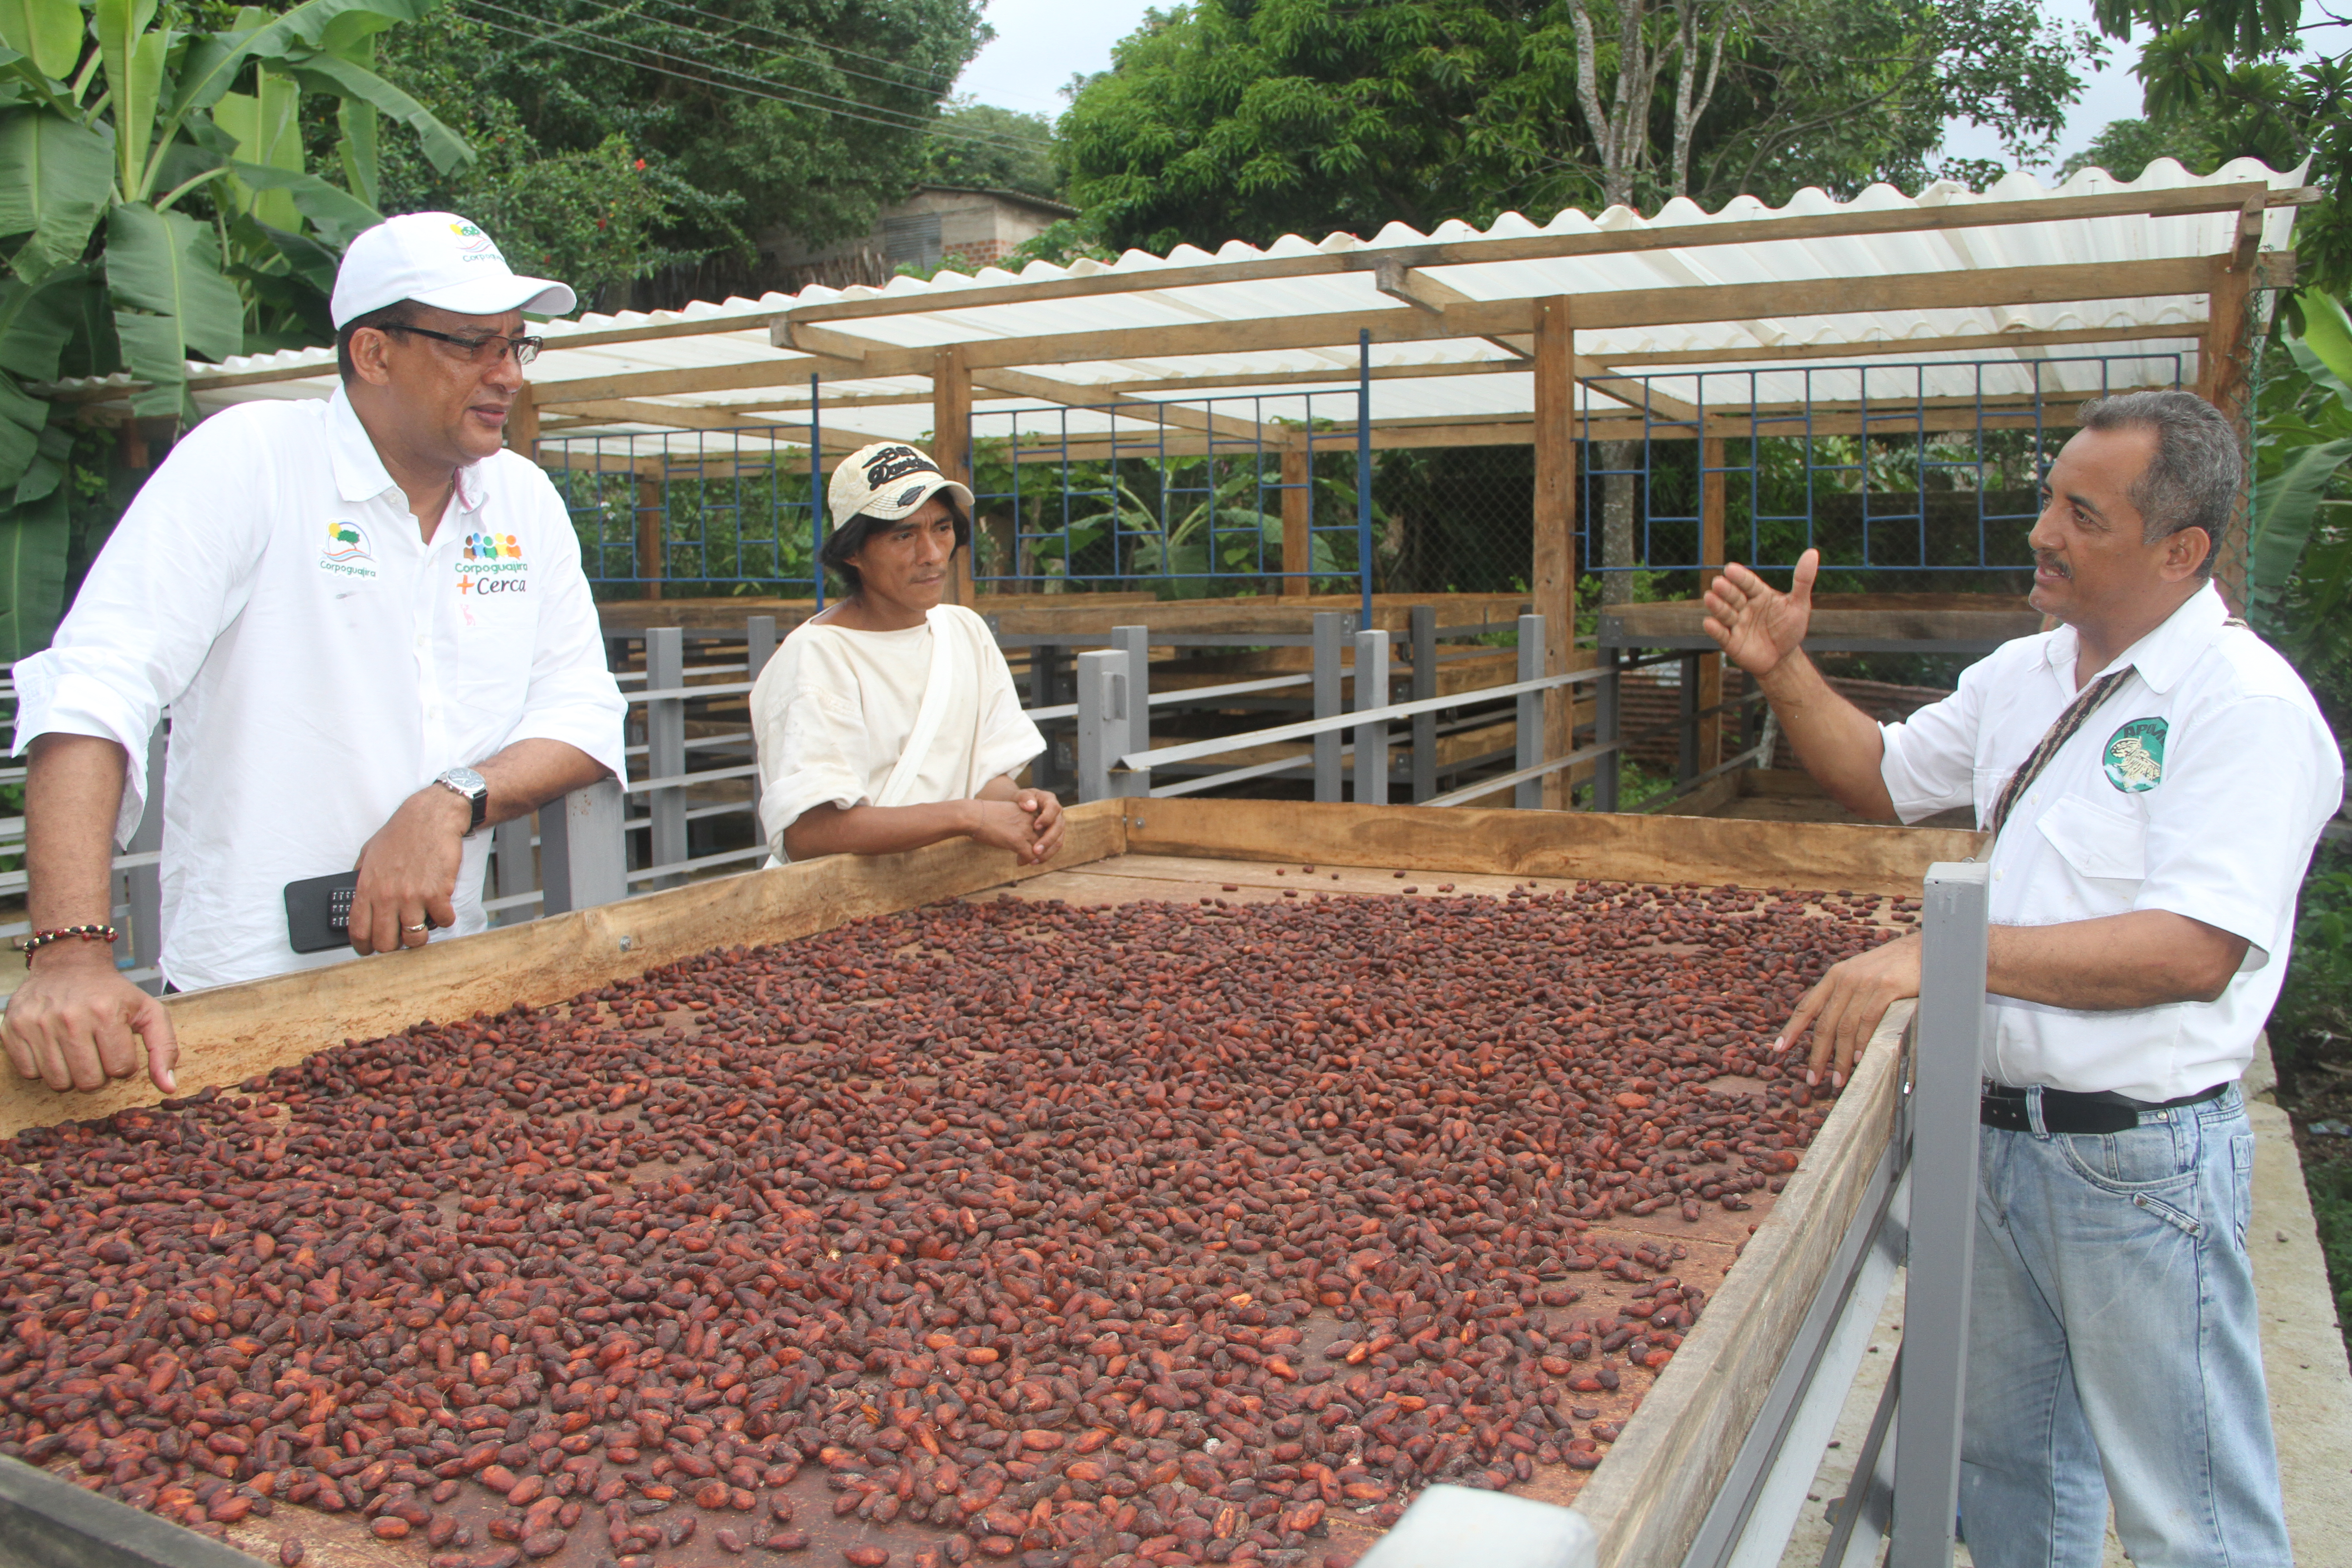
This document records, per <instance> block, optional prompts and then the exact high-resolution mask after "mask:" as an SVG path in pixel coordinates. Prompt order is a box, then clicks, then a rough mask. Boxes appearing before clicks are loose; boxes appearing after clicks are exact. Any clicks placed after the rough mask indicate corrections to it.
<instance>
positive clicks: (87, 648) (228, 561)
mask: <svg viewBox="0 0 2352 1568" xmlns="http://www.w3.org/2000/svg"><path fill="white" fill-rule="evenodd" d="M16 691H17V721H16V750H17V751H18V752H22V751H23V750H24V748H25V746H26V743H27V742H30V741H31V740H32V738H33V737H34V736H36V735H40V734H45V733H52V732H54V733H62V734H73V735H98V736H103V737H105V738H106V739H109V740H112V741H116V742H121V745H122V746H123V747H124V749H125V750H126V751H127V752H129V753H130V766H129V768H128V770H127V771H126V773H124V776H123V791H122V812H121V816H120V818H119V819H118V821H117V823H116V828H115V833H116V837H117V839H118V841H122V840H127V839H128V838H129V837H130V836H131V833H132V831H133V830H134V829H135V828H136V827H137V826H138V824H139V819H140V816H141V814H142V810H143V809H144V802H143V800H142V795H143V792H144V787H145V782H146V781H145V758H146V754H147V740H148V736H149V734H150V732H151V731H152V730H153V729H154V726H155V722H156V720H157V717H158V716H159V715H160V714H161V713H162V711H163V709H165V708H166V707H168V708H170V709H171V710H172V731H171V745H170V748H169V753H168V757H167V760H166V763H165V770H164V781H165V782H164V790H163V863H162V872H163V958H162V969H163V975H164V978H165V979H167V980H169V981H170V982H171V983H172V984H174V985H177V986H179V987H181V988H183V989H193V988H194V987H197V986H201V985H220V984H227V983H228V982H231V981H237V980H251V979H255V978H257V977H259V976H262V975H267V974H276V973H283V972H285V971H287V970H291V969H305V968H314V967H317V966H319V965H322V964H328V963H340V962H343V961H345V960H348V959H350V958H352V956H353V954H352V952H350V950H348V949H339V950H336V951H334V952H319V953H309V954H302V953H297V952H295V951H294V950H293V947H292V945H291V944H290V942H289V940H288V935H287V929H286V901H285V887H286V884H287V883H288V882H289V881H294V880H297V879H301V878H306V877H323V876H327V875H330V874H331V873H334V872H339V871H348V870H351V869H352V867H353V866H354V865H355V864H356V863H357V861H358V859H359V853H360V848H361V847H362V845H364V844H365V843H366V842H367V841H368V839H369V838H370V837H373V835H374V834H375V832H376V830H377V829H378V828H381V827H382V826H383V825H384V822H385V821H386V820H387V819H388V818H389V817H390V816H392V814H393V812H394V810H395V809H397V808H398V807H399V805H400V804H401V802H402V801H404V800H405V799H407V798H408V796H409V795H413V794H415V792H416V791H417V790H418V789H420V788H422V787H424V786H425V784H428V783H430V782H431V781H432V779H433V778H434V776H435V775H436V774H438V773H441V772H442V771H443V770H444V769H446V768H451V767H457V766H466V765H470V764H473V763H479V762H481V761H482V760H483V759H485V758H487V757H489V756H491V755H492V754H494V753H495V752H499V750H500V749H502V748H503V747H506V746H508V745H509V744H511V743H513V742H517V741H521V740H530V739H543V740H551V741H562V742H567V743H569V744H571V745H573V746H576V747H578V748H579V749H580V750H581V751H583V752H586V753H587V754H588V755H589V756H591V757H593V758H594V759H595V760H596V761H598V762H600V763H604V765H605V766H606V767H607V768H610V769H612V770H613V772H614V774H615V775H616V776H622V766H623V764H622V728H621V721H622V715H623V713H624V711H625V710H624V706H623V703H622V700H621V695H620V690H619V689H618V688H617V687H616V686H615V685H614V681H613V678H612V676H611V674H610V673H609V672H608V671H607V670H606V669H605V667H604V643H603V637H602V635H601V632H600V630H599V627H598V623H597V618H596V609H595V605H593V603H591V601H590V598H589V593H588V584H587V580H586V578H585V577H584V576H583V574H582V572H581V569H580V542H579V538H578V536H577V535H576V534H575V533H574V532H573V531H572V521H571V519H570V517H569V516H568V515H567V514H566V513H565V511H564V508H563V502H562V498H561V497H560V496H558V495H557V494H556V491H555V487H554V486H553V485H552V484H551V483H550V482H549V481H548V479H547V476H546V475H545V474H543V473H541V471H540V469H539V468H538V467H537V466H536V465H535V464H533V463H532V462H530V459H528V458H523V457H521V456H520V455H519V454H516V453H513V452H500V453H498V454H496V455H495V456H493V457H490V458H486V459H484V460H483V461H481V462H479V463H477V464H474V465H473V466H472V467H470V468H464V469H461V470H460V471H459V473H458V475H457V496H456V498H455V499H454V500H452V501H451V503H450V507H449V510H448V511H447V512H446V513H445V514H444V515H443V517H442V519H441V521H440V524H439V526H438V527H437V528H436V530H435V531H434V535H433V541H432V542H431V543H429V544H427V543H425V542H421V541H420V539H419V537H418V529H417V525H416V522H415V520H414V519H413V518H412V517H411V516H410V515H409V511H408V501H407V499H406V497H405V496H404V495H403V494H402V492H401V490H400V488H399V487H398V486H397V485H395V484H394V482H393V479H392V476H391V475H390V474H389V473H388V472H387V471H386V470H385V468H384V466H383V459H382V458H379V457H377V455H376V450H375V446H374V444H373V442H372V441H370V440H369V438H368V434H367V431H366V430H365V428H364V427H362V426H361V424H360V422H359V418H358V416H356V415H355V414H354V413H353V412H352V406H351V405H350V403H349V402H347V401H346V400H345V398H344V396H343V394H342V392H341V389H340V388H338V389H337V390H336V392H335V394H334V395H333V396H332V397H331V398H330V399H328V400H326V401H324V402H320V401H317V400H305V401H300V402H290V401H289V402H271V403H248V404H243V405H238V406H236V407H233V408H229V409H226V410H224V411H223V412H221V413H219V414H216V415H215V416H213V417H212V418H210V419H207V420H205V422H204V423H203V424H201V425H199V426H196V427H195V428H194V430H192V431H190V432H189V433H188V434H187V436H186V437H184V438H183V439H182V440H181V441H180V442H179V444H178V445H177V446H175V447H173V449H172V453H171V456H170V457H169V458H166V459H165V460H164V462H163V466H162V467H161V468H158V469H157V470H156V471H155V474H154V476H153V477H152V478H151V479H149V480H148V481H147V484H146V486H145V488H143V489H142V490H141V491H140V492H139V496H138V499H137V500H134V501H133V502H132V503H131V508H130V510H128V511H127V512H125V513H124V514H123V518H122V521H121V523H120V524H119V525H117V527H116V528H115V531H114V533H113V535H112V537H111V538H110V539H109V540H108V541H107V543H106V547H105V549H104V550H103V551H101V552H100V554H99V558H98V560H97V562H96V563H94V564H93V565H92V566H91V567H90V571H89V578H88V580H87V581H86V582H85V583H84V584H83V585H82V589H81V592H80V594H79V595H78V596H77V597H76V599H75V600H74V605H73V608H72V609H71V610H70V611H69V612H68V614H67V616H66V618H65V621H64V623H63V624H62V625H61V626H58V633H57V637H56V640H55V641H54V643H53V644H52V646H51V647H49V648H47V650H46V651H44V652H42V653H39V654H36V655H35V656H33V657H32V658H28V659H26V660H24V661H23V662H21V663H19V664H18V665H17V666H16ZM488 853H489V835H488V834H487V833H481V834H477V835H475V836H474V837H471V838H469V839H467V841H466V844H465V854H464V860H463V864H462V867H461V868H460V870H459V872H458V875H457V894H456V904H457V926H456V928H455V929H454V931H449V932H436V933H435V935H436V937H439V936H443V935H455V934H463V933H465V932H468V931H479V930H481V929H482V928H483V926H484V925H485V924H486V923H487V922H486V921H485V920H484V918H483V914H482V894H481V888H482V872H483V868H484V864H485V859H486V857H487V856H488Z"/></svg>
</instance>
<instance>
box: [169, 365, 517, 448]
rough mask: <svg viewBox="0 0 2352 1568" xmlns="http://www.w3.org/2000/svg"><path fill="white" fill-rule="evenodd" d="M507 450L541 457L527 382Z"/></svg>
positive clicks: (511, 411)
mask: <svg viewBox="0 0 2352 1568" xmlns="http://www.w3.org/2000/svg"><path fill="white" fill-rule="evenodd" d="M127 427H128V428H131V429H133V430H135V429H136V428H137V427H138V422H137V421H136V420H133V421H132V422H131V425H130V426H127ZM507 449H508V450H509V451H514V452H520V453H521V454H522V455H523V456H524V457H526V458H537V457H538V456H539V405H538V404H537V403H535V402H534V401H532V399H531V395H530V383H529V382H527V381H526V382H524V383H523V384H522V387H521V389H520V391H518V392H517V393H516V394H515V400H514V403H513V405H511V406H510V407H509V408H508V410H507ZM137 466H138V467H140V468H145V467H146V466H147V465H146V464H145V463H144V462H142V463H140V464H138V465H137Z"/></svg>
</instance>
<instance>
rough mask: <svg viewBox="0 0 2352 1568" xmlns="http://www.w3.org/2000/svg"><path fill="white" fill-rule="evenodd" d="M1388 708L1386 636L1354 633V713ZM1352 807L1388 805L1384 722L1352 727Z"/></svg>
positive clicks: (1382, 633) (1385, 724)
mask: <svg viewBox="0 0 2352 1568" xmlns="http://www.w3.org/2000/svg"><path fill="white" fill-rule="evenodd" d="M1388 705H1389V634H1388V633H1386V632H1384V631H1378V632H1358V633H1357V634H1356V711H1357V712H1359V713H1369V712H1370V711H1371V710H1374V709H1377V708H1385V707H1387V706H1388ZM1355 741H1356V804H1357V805H1388V803H1389V727H1388V723H1387V721H1385V720H1383V721H1377V722H1374V723H1370V724H1359V725H1357V726H1356V734H1355Z"/></svg>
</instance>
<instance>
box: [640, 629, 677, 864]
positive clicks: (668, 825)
mask: <svg viewBox="0 0 2352 1568" xmlns="http://www.w3.org/2000/svg"><path fill="white" fill-rule="evenodd" d="M685 684H686V634H685V632H683V631H682V630H680V629H679V628H678V627H677V626H655V627H652V628H651V629H649V630H648V631H647V632H646V690H648V691H674V690H676V689H677V688H679V687H681V686H684V685H685ZM685 772H686V699H685V698H683V697H656V698H654V699H652V700H649V701H647V702H646V776H647V777H648V778H656V779H674V778H677V776H678V775H679V774H681V773H685ZM652 807H653V827H652V833H653V844H652V846H651V847H650V848H649V849H648V850H647V851H646V865H648V866H675V865H677V864H678V863H680V862H681V861H683V860H684V859H685V858H686V786H685V785H684V784H671V785H668V786H667V787H666V788H662V789H657V790H655V791H653V792H652ZM685 881H686V877H685V874H684V873H682V872H676V873H672V874H670V875H668V876H664V877H656V878H655V879H653V880H652V882H651V883H649V884H648V886H651V887H656V888H675V887H678V886H680V885H682V884H683V883H684V882H685Z"/></svg>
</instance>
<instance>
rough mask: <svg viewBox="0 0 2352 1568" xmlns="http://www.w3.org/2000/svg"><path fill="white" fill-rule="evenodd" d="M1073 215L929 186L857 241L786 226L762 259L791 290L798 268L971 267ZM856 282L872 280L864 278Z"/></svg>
mask: <svg viewBox="0 0 2352 1568" xmlns="http://www.w3.org/2000/svg"><path fill="white" fill-rule="evenodd" d="M1066 216H1069V212H1068V209H1067V208H1065V207H1061V206H1059V205H1055V204H1053V203H1041V202H1031V201H1027V200H1024V199H1023V198H1021V197H1018V196H1011V195H1002V194H999V193H997V192H994V191H966V190H954V189H950V188H949V187H946V186H940V185H925V186H921V187H919V188H918V189H917V190H916V191H915V193H914V194H913V195H910V196H908V198H907V199H906V200H905V201H903V202H898V203H895V204H893V205H890V206H887V207H885V208H883V209H882V213H881V216H879V218H878V219H877V221H876V223H875V226H874V228H873V230H872V232H870V233H867V234H863V235H859V236H858V237H856V238H854V239H845V240H838V241H835V243H833V244H831V245H825V246H814V247H812V246H804V245H803V244H801V243H800V242H799V240H797V239H796V238H794V237H793V236H792V235H790V234H788V233H785V232H782V231H781V230H778V231H774V232H771V233H769V234H765V235H762V236H761V239H760V249H761V262H762V263H763V266H764V267H765V268H772V269H773V270H774V272H775V273H776V274H777V275H778V276H779V279H780V282H782V285H783V286H784V287H786V288H791V287H795V286H798V285H796V284H794V283H793V282H792V281H790V275H792V274H795V273H806V274H810V275H811V276H808V277H807V278H806V279H804V281H806V282H818V281H824V282H831V281H833V279H831V278H829V277H821V276H816V274H821V273H831V272H836V271H841V270H842V269H843V268H852V269H855V270H857V271H859V272H861V273H863V272H866V271H875V272H878V278H877V279H876V280H877V281H878V280H879V279H887V278H888V277H889V276H890V275H891V274H892V273H894V272H896V271H897V269H898V268H899V267H901V266H914V267H927V268H928V267H940V266H948V267H953V268H957V269H958V270H963V269H966V268H975V267H984V266H986V265H988V264H989V263H991V262H994V261H999V260H1002V259H1003V258H1004V257H1006V256H1008V255H1010V254H1011V253H1012V252H1013V251H1014V250H1015V249H1018V248H1019V247H1021V246H1022V245H1024V243H1026V242H1027V241H1029V240H1031V239H1034V237H1037V236H1038V235H1039V234H1042V233H1044V232H1045V229H1046V227H1047V226H1049V225H1051V224H1053V223H1054V222H1055V220H1057V219H1059V218H1062V217H1066ZM856 280H857V281H866V279H865V278H863V277H862V276H861V277H860V278H859V279H856ZM835 286H836V287H837V286H838V285H837V284H836V285H835Z"/></svg>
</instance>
